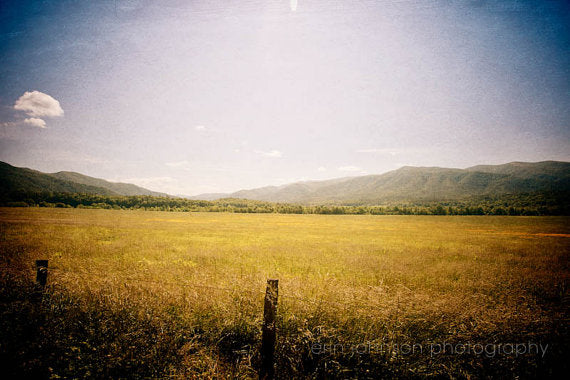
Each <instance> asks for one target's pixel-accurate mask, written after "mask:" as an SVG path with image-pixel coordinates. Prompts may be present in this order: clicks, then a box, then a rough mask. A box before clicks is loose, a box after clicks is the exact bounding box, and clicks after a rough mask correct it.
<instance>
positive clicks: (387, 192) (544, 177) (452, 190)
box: [192, 161, 570, 205]
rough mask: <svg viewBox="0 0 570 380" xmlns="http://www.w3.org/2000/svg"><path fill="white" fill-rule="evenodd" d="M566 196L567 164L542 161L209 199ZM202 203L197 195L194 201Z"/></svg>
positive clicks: (420, 170) (418, 170)
mask: <svg viewBox="0 0 570 380" xmlns="http://www.w3.org/2000/svg"><path fill="white" fill-rule="evenodd" d="M568 191H570V163H568V162H558V161H543V162H536V163H529V162H512V163H508V164H504V165H480V166H474V167H471V168H467V169H450V168H438V167H411V166H405V167H402V168H400V169H397V170H393V171H390V172H387V173H384V174H380V175H366V176H360V177H348V178H339V179H333V180H326V181H308V182H297V183H292V184H287V185H282V186H267V187H262V188H258V189H251V190H241V191H238V192H235V193H231V194H216V195H215V196H217V198H216V197H212V194H208V195H209V197H208V199H220V198H228V197H229V198H242V199H252V200H260V201H270V202H292V203H302V204H326V203H339V204H356V203H357V204H369V205H373V204H382V203H386V202H425V201H428V202H429V201H445V200H463V199H470V198H474V197H481V196H500V195H513V194H528V193H536V192H557V193H558V192H568ZM192 198H193V199H202V198H201V196H200V195H198V196H195V197H192Z"/></svg>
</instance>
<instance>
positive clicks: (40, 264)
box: [36, 260, 48, 267]
mask: <svg viewBox="0 0 570 380" xmlns="http://www.w3.org/2000/svg"><path fill="white" fill-rule="evenodd" d="M36 266H37V267H47V266H48V260H36Z"/></svg>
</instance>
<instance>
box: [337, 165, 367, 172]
mask: <svg viewBox="0 0 570 380" xmlns="http://www.w3.org/2000/svg"><path fill="white" fill-rule="evenodd" d="M338 170H340V171H341V172H361V171H362V168H359V167H358V166H352V165H346V166H340V167H339V168H338Z"/></svg>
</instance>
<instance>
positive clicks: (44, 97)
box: [14, 91, 63, 118]
mask: <svg viewBox="0 0 570 380" xmlns="http://www.w3.org/2000/svg"><path fill="white" fill-rule="evenodd" d="M14 109H15V110H18V111H23V112H25V113H26V114H27V115H28V116H31V117H35V118H37V117H56V116H63V109H62V108H61V106H60V105H59V102H58V101H57V100H55V99H54V98H52V97H51V96H49V95H48V94H44V93H43V92H39V91H31V92H29V91H26V92H25V93H24V95H22V96H20V98H19V99H18V100H16V103H14Z"/></svg>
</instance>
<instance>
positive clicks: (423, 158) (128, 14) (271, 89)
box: [0, 0, 570, 195]
mask: <svg viewBox="0 0 570 380" xmlns="http://www.w3.org/2000/svg"><path fill="white" fill-rule="evenodd" d="M0 160H1V161H5V162H8V163H10V164H12V165H15V166H23V167H30V168H33V169H37V170H40V171H44V172H56V171H61V170H68V171H76V172H80V173H83V174H86V175H90V176H94V177H98V178H105V179H108V180H111V181H123V182H131V183H135V184H137V185H141V186H143V187H146V188H149V189H152V190H156V191H163V192H167V193H170V194H179V195H182V194H184V195H194V194H200V193H210V192H230V191H236V190H239V189H245V188H255V187H260V186H266V185H279V184H285V183H290V182H295V181H301V180H319V179H327V178H336V177H345V176H354V175H363V174H379V173H383V172H386V171H389V170H393V169H397V168H399V167H401V166H405V165H413V166H441V167H456V168H465V167H469V166H473V165H478V164H501V163H506V162H511V161H542V160H561V161H570V6H569V5H568V2H566V1H562V0H542V1H522V0H500V1H499V0H497V1H491V0H488V1H485V0H465V1H459V0H384V1H381V0H378V1H371V0H354V1H339V0H327V1H325V0H265V1H261V0H259V1H258V0H241V1H235V0H226V1H222V0H207V1H206V0H204V1H200V0H198V1H182V0H160V1H157V0H154V1H153V0H100V1H89V0H57V1H55V0H54V1H49V0H47V1H46V0H44V1H29V0H13V1H1V2H0Z"/></svg>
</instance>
